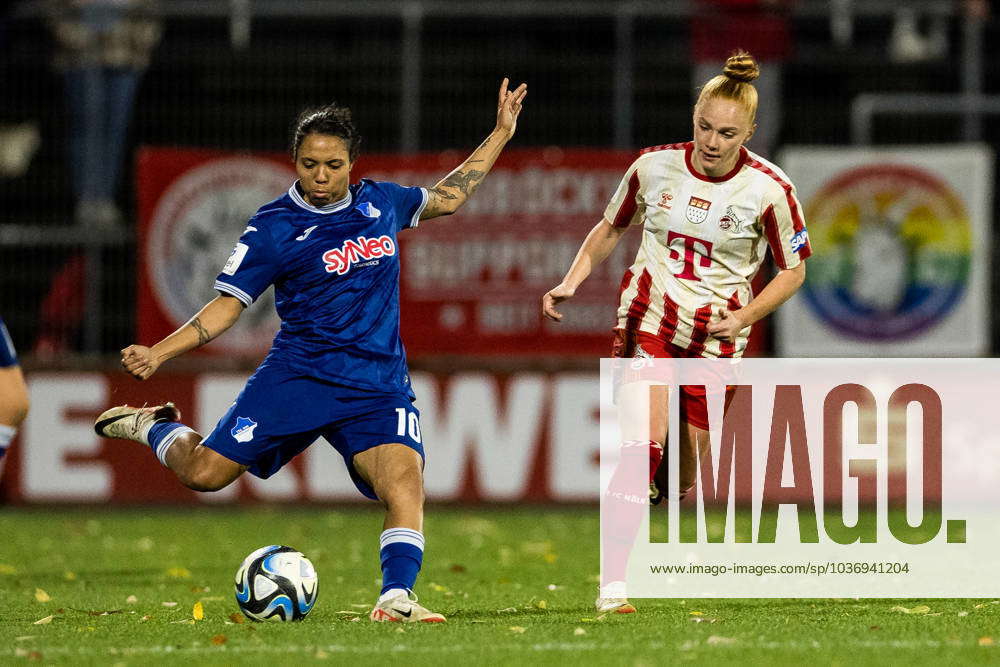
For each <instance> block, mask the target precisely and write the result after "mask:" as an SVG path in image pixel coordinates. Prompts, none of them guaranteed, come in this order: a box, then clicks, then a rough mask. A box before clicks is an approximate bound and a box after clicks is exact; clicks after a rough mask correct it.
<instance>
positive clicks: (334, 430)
mask: <svg viewBox="0 0 1000 667" xmlns="http://www.w3.org/2000/svg"><path fill="white" fill-rule="evenodd" d="M320 436H323V438H325V439H326V441H327V442H329V443H330V444H331V445H333V447H334V449H336V450H337V451H338V452H340V455H341V456H343V457H344V462H345V463H346V464H347V470H348V472H350V474H351V479H352V480H353V481H354V485H355V486H357V487H358V490H359V491H361V493H363V494H364V495H365V496H367V497H369V498H371V499H373V500H377V499H378V497H377V496H376V495H375V491H374V490H373V489H372V488H371V486H369V485H368V483H367V482H365V481H364V480H363V479H361V477H360V475H358V473H357V470H355V468H354V455H355V454H358V453H359V452H363V451H365V450H367V449H371V448H372V447H377V446H378V445H385V444H391V443H400V444H403V445H406V446H407V447H409V448H411V449H413V450H414V451H416V452H417V453H418V454H420V458H424V448H423V445H422V444H421V443H420V412H419V411H418V410H417V409H416V408H415V407H414V406H413V402H412V401H411V400H410V398H409V396H407V395H406V394H396V393H386V394H379V393H373V392H370V391H365V390H362V389H355V388H352V387H346V386H344V385H338V384H333V383H330V382H324V381H323V380H318V379H316V378H313V377H308V376H305V375H302V374H301V373H299V372H296V371H292V370H290V369H288V368H285V367H284V366H282V365H281V364H280V363H275V362H265V363H264V364H263V365H262V366H260V367H259V368H258V369H257V371H256V372H255V373H254V374H253V375H252V376H251V377H250V379H249V380H247V384H246V386H245V387H244V388H243V391H242V392H240V395H239V396H237V397H236V402H235V403H233V405H232V407H231V408H229V411H228V412H226V414H225V416H224V417H223V418H222V419H220V420H219V423H218V424H217V425H216V426H215V429H214V430H213V431H212V433H211V434H209V436H208V437H207V438H205V440H204V441H203V442H202V444H203V445H205V446H206V447H208V448H209V449H212V450H215V451H216V452H218V453H219V454H222V455H223V456H225V457H226V458H228V459H231V460H233V461H236V462H237V463H239V464H241V465H245V466H247V467H248V470H249V472H251V473H253V474H254V475H256V476H257V477H261V478H263V479H266V478H268V477H270V476H271V475H273V474H274V473H276V472H278V470H280V469H281V467H282V466H283V465H285V464H286V463H288V462H289V461H291V460H292V458H294V457H295V455H297V454H298V453H299V452H301V451H302V450H304V449H305V448H306V447H308V446H309V445H311V444H312V443H313V442H315V441H316V439H317V438H318V437H320Z"/></svg>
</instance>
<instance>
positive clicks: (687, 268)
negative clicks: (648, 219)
mask: <svg viewBox="0 0 1000 667" xmlns="http://www.w3.org/2000/svg"><path fill="white" fill-rule="evenodd" d="M675 239H684V270H683V271H681V272H680V273H675V274H674V276H675V277H677V278H684V279H685V280H698V281H700V280H701V278H699V277H698V276H697V275H696V274H695V272H694V261H695V259H694V257H695V254H696V253H697V254H698V266H700V267H702V268H708V267H710V266H712V242H711V241H705V240H703V239H699V238H697V237H694V236H688V235H687V234H681V233H680V232H675V231H673V230H670V231H669V232H668V233H667V246H668V247H670V246H672V245H673V242H674V240H675ZM699 246H701V247H700V249H699ZM680 258H681V254H680V253H679V252H677V251H676V250H674V249H673V248H670V259H674V260H677V259H680Z"/></svg>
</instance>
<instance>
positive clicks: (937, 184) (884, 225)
mask: <svg viewBox="0 0 1000 667" xmlns="http://www.w3.org/2000/svg"><path fill="white" fill-rule="evenodd" d="M805 208H806V221H807V224H808V225H809V238H810V242H811V244H812V249H813V255H812V257H811V258H810V259H809V265H808V271H807V272H806V283H805V285H804V286H803V293H804V296H805V298H806V302H807V303H809V305H810V306H811V308H812V309H813V311H814V312H815V313H816V315H817V316H818V317H819V318H820V319H821V320H823V321H824V322H825V323H826V324H828V325H829V326H831V327H832V328H833V329H835V330H837V331H838V332H840V333H842V334H844V335H846V336H849V337H852V338H855V339H859V340H870V341H876V340H877V341H886V340H899V339H905V338H910V337H913V336H916V335H918V334H920V333H921V332H923V331H925V330H926V329H928V328H929V327H931V326H933V325H934V324H936V323H937V322H939V321H940V320H942V319H943V318H944V317H945V316H946V315H947V314H948V313H949V312H950V311H951V310H952V309H953V308H954V307H955V306H956V305H957V304H958V303H959V302H960V301H961V299H962V297H963V295H964V292H965V291H966V287H967V285H968V281H969V271H970V267H971V264H972V259H971V251H972V230H971V227H970V224H969V216H968V213H967V212H966V209H965V206H964V204H963V203H962V200H961V199H960V198H959V196H958V195H957V194H956V193H955V192H953V191H952V190H951V189H950V188H949V187H948V185H946V184H945V183H943V182H942V181H941V180H940V179H939V178H938V177H937V176H935V175H934V174H931V173H929V172H927V171H925V170H923V169H918V168H915V167H912V166H908V165H877V166H865V167H860V168H857V169H852V170H850V171H846V172H843V173H841V174H839V175H837V176H835V177H834V178H833V180H832V181H830V182H829V183H828V184H827V185H826V186H825V187H824V188H823V189H822V190H821V191H820V192H819V193H818V194H816V195H815V196H814V197H812V198H811V199H810V200H809V201H808V202H807V204H806V207H805Z"/></svg>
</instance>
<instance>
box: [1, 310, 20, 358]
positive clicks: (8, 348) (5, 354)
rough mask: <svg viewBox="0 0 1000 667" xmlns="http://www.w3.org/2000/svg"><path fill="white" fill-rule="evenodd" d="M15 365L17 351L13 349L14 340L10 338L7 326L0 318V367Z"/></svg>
mask: <svg viewBox="0 0 1000 667" xmlns="http://www.w3.org/2000/svg"><path fill="white" fill-rule="evenodd" d="M7 366H17V352H15V351H14V341H12V340H11V339H10V334H9V333H8V332H7V327H5V326H4V323H3V319H2V318H0V368H6V367H7Z"/></svg>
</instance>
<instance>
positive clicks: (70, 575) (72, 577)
mask: <svg viewBox="0 0 1000 667" xmlns="http://www.w3.org/2000/svg"><path fill="white" fill-rule="evenodd" d="M63 579H65V580H66V581H76V572H69V571H66V572H63Z"/></svg>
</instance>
